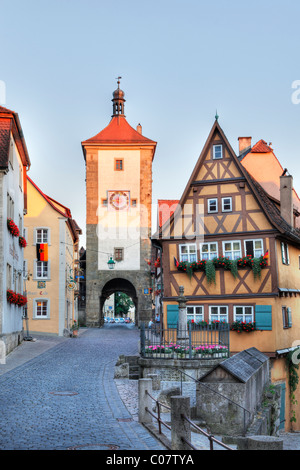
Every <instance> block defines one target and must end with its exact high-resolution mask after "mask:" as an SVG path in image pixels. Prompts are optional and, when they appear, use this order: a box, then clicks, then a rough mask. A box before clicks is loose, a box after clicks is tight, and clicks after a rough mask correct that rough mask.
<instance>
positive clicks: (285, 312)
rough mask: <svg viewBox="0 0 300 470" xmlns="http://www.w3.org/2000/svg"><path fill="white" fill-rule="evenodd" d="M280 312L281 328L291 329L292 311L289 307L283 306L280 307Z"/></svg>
mask: <svg viewBox="0 0 300 470" xmlns="http://www.w3.org/2000/svg"><path fill="white" fill-rule="evenodd" d="M281 311H282V323H283V328H291V327H292V309H291V307H286V306H285V305H283V306H282V307H281Z"/></svg>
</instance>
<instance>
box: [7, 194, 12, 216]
mask: <svg viewBox="0 0 300 470" xmlns="http://www.w3.org/2000/svg"><path fill="white" fill-rule="evenodd" d="M7 218H8V219H14V201H13V199H12V197H11V196H10V195H9V194H8V193H7Z"/></svg>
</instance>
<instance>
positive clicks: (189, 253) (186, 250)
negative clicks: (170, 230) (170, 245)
mask: <svg viewBox="0 0 300 470" xmlns="http://www.w3.org/2000/svg"><path fill="white" fill-rule="evenodd" d="M179 254H180V261H188V262H189V263H193V262H194V261H197V249H196V245H195V244H194V243H193V244H190V245H179Z"/></svg>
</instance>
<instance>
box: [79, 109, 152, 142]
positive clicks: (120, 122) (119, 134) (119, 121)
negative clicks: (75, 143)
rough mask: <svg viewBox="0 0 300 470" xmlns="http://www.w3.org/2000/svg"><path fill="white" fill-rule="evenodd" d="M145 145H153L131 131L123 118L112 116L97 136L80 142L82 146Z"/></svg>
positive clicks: (134, 131)
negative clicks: (99, 144)
mask: <svg viewBox="0 0 300 470" xmlns="http://www.w3.org/2000/svg"><path fill="white" fill-rule="evenodd" d="M118 142H120V143H121V142H124V143H145V144H147V143H148V144H155V145H156V142H154V141H153V140H150V139H148V138H147V137H145V136H143V135H142V134H140V133H139V132H138V131H136V130H135V129H133V127H131V126H130V125H129V124H128V122H127V121H126V119H125V117H124V116H114V117H113V118H112V119H111V121H110V123H109V124H108V126H106V127H105V128H104V129H103V130H102V131H101V132H99V134H97V135H95V136H94V137H91V138H90V139H88V140H85V141H84V142H82V144H83V145H84V144H97V143H118Z"/></svg>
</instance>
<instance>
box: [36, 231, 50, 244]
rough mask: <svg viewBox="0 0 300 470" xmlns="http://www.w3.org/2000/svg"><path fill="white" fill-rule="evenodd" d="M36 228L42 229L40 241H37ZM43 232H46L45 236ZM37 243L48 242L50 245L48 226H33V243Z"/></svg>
mask: <svg viewBox="0 0 300 470" xmlns="http://www.w3.org/2000/svg"><path fill="white" fill-rule="evenodd" d="M38 230H42V231H43V233H42V238H41V241H38ZM44 232H45V233H47V237H44ZM37 243H48V245H50V244H51V243H50V228H49V227H35V228H34V245H36V244H37Z"/></svg>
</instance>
